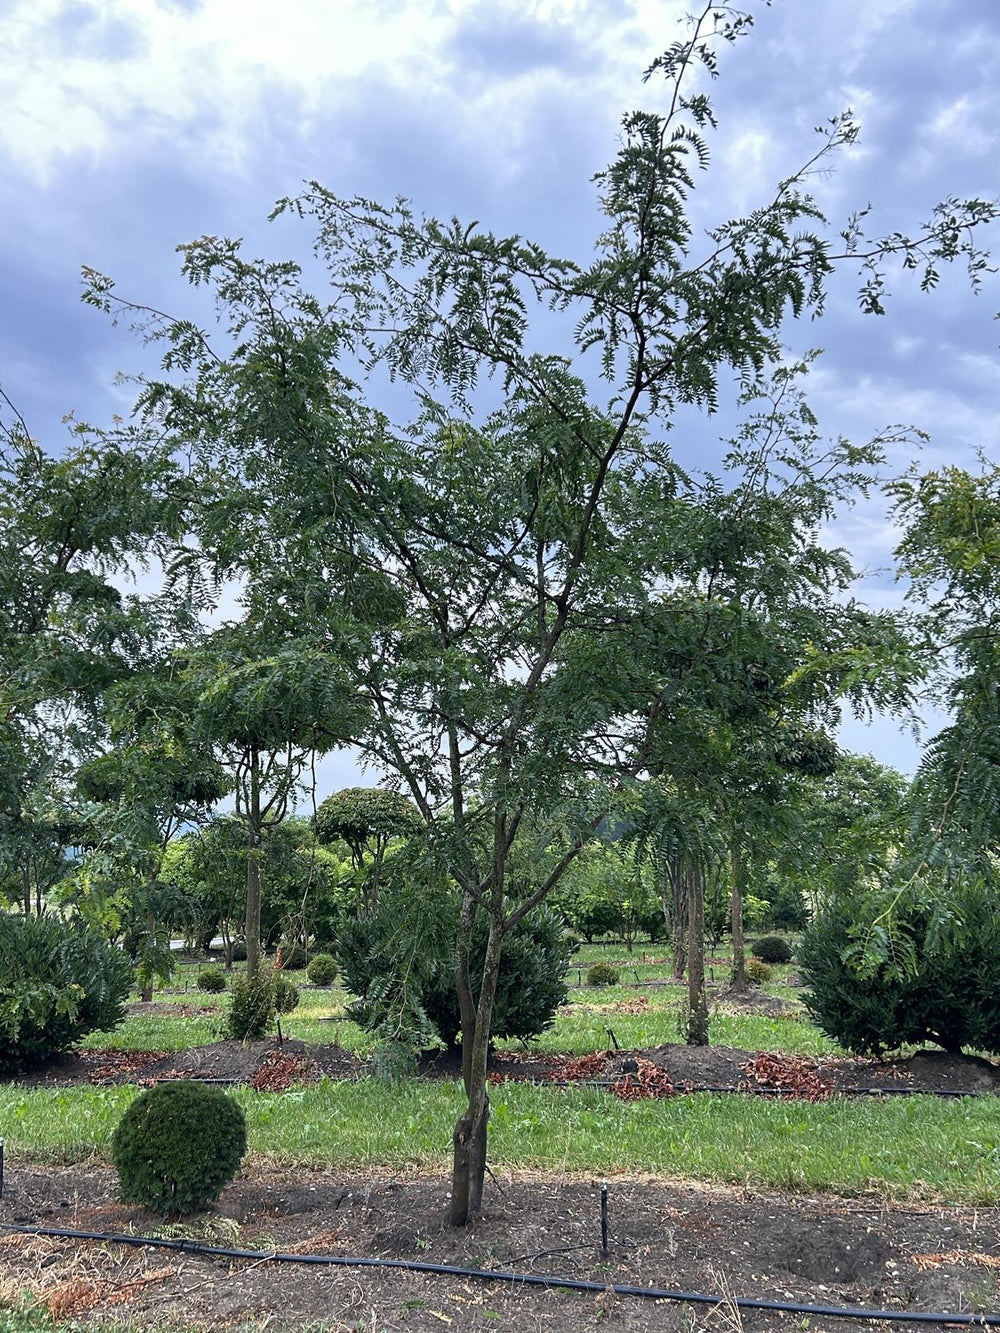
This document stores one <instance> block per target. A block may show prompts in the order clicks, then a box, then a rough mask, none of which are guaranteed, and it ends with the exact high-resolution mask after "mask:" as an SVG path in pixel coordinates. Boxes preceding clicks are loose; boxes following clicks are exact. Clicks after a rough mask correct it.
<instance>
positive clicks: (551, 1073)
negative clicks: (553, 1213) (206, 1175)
mask: <svg viewBox="0 0 1000 1333" xmlns="http://www.w3.org/2000/svg"><path fill="white" fill-rule="evenodd" d="M650 1065H651V1066H653V1067H654V1068H655V1070H657V1071H662V1074H665V1075H666V1078H661V1079H660V1086H659V1087H658V1089H657V1091H659V1092H661V1093H662V1092H664V1091H668V1092H669V1091H673V1092H678V1093H684V1092H699V1091H704V1090H707V1089H712V1090H721V1091H734V1092H735V1091H750V1092H768V1093H772V1094H775V1095H782V1096H788V1095H797V1096H805V1097H809V1098H810V1099H812V1100H815V1099H817V1098H819V1097H823V1096H828V1095H831V1094H833V1093H838V1092H839V1093H848V1094H849V1093H852V1092H858V1091H862V1090H875V1091H881V1092H882V1093H884V1094H885V1095H892V1094H894V1093H899V1092H907V1091H912V1092H933V1093H942V1092H944V1093H948V1092H952V1093H966V1094H967V1093H996V1092H997V1091H998V1089H1000V1067H998V1066H997V1065H996V1064H994V1063H993V1062H992V1061H989V1060H983V1059H980V1058H978V1057H975V1056H954V1055H948V1054H946V1053H945V1052H944V1051H918V1052H917V1053H916V1054H915V1055H911V1056H909V1057H907V1058H906V1059H899V1060H886V1061H877V1060H864V1059H849V1058H848V1059H819V1060H813V1059H804V1058H800V1057H794V1056H779V1055H773V1054H771V1055H769V1054H767V1053H766V1052H759V1051H744V1050H737V1049H735V1048H733V1047H730V1046H685V1045H682V1044H679V1043H678V1044H670V1045H665V1046H657V1047H654V1048H652V1049H648V1050H642V1051H605V1052H595V1053H594V1054H593V1055H591V1056H585V1057H582V1058H576V1057H572V1056H558V1055H552V1056H544V1055H533V1054H531V1053H530V1052H529V1053H525V1054H522V1053H519V1052H515V1051H499V1052H495V1053H494V1055H493V1057H492V1064H491V1071H492V1073H491V1077H492V1078H493V1080H494V1081H495V1082H502V1081H504V1080H514V1081H526V1080H531V1081H536V1082H557V1083H566V1082H577V1083H579V1082H598V1083H604V1084H609V1085H618V1086H619V1087H621V1086H622V1085H623V1084H624V1083H628V1082H631V1084H632V1085H635V1084H636V1083H637V1082H638V1081H639V1075H640V1074H641V1071H642V1070H643V1069H647V1070H648V1066H650ZM370 1072H371V1067H370V1065H369V1063H368V1062H367V1061H366V1060H364V1059H361V1058H359V1057H357V1056H354V1055H352V1054H351V1053H350V1052H348V1051H345V1050H343V1049H342V1048H341V1047H339V1046H334V1045H307V1044H306V1043H304V1042H301V1041H291V1040H286V1041H285V1042H283V1043H281V1044H279V1043H278V1041H277V1038H274V1037H269V1038H267V1039H266V1040H264V1041H258V1042H249V1043H247V1044H243V1043H240V1042H232V1041H222V1042H213V1043H211V1044H210V1045H207V1046H194V1047H189V1048H188V1049H187V1050H185V1051H179V1052H166V1053H165V1052H162V1051H119V1050H114V1049H107V1050H87V1051H81V1052H79V1053H75V1054H73V1053H70V1054H67V1055H63V1056H60V1057H57V1058H56V1059H54V1060H52V1061H51V1062H50V1063H49V1064H47V1065H45V1066H42V1067H41V1068H38V1069H35V1070H32V1071H30V1072H28V1073H23V1074H21V1075H19V1076H18V1078H17V1080H16V1081H17V1082H19V1083H23V1084H34V1085H49V1086H51V1085H64V1086H65V1085H72V1084H79V1083H128V1082H131V1083H144V1084H145V1083H150V1082H155V1081H157V1080H160V1079H165V1078H203V1079H220V1080H223V1081H227V1082H228V1081H232V1082H238V1083H252V1084H254V1086H257V1087H261V1088H265V1089H272V1090H278V1089H280V1088H281V1087H283V1086H285V1087H286V1086H288V1083H289V1082H290V1081H294V1080H298V1079H303V1078H305V1079H317V1078H320V1077H324V1076H325V1077H327V1078H362V1077H365V1076H366V1075H367V1074H369V1073H370ZM422 1072H423V1073H424V1075H425V1076H427V1077H438V1078H458V1077H459V1076H460V1064H459V1059H458V1056H457V1054H456V1053H455V1052H451V1053H446V1054H444V1055H442V1056H438V1057H436V1058H434V1059H431V1060H428V1061H427V1062H426V1063H425V1065H424V1068H423V1071H422Z"/></svg>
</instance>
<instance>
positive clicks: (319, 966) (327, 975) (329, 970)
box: [306, 953, 337, 986]
mask: <svg viewBox="0 0 1000 1333" xmlns="http://www.w3.org/2000/svg"><path fill="white" fill-rule="evenodd" d="M306 976H307V977H308V978H309V980H310V981H311V982H312V984H313V985H314V986H332V985H333V983H334V982H335V981H336V980H337V963H336V961H335V959H334V958H333V956H332V955H331V954H328V953H318V954H316V955H315V956H314V957H313V958H310V960H309V966H308V967H307V968H306Z"/></svg>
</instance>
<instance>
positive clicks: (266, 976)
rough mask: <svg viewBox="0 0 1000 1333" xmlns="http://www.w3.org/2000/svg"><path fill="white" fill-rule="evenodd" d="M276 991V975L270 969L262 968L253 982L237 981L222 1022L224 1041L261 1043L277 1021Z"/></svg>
mask: <svg viewBox="0 0 1000 1333" xmlns="http://www.w3.org/2000/svg"><path fill="white" fill-rule="evenodd" d="M289 984H290V983H289ZM274 989H275V975H274V972H273V971H272V970H271V968H269V967H262V968H261V969H260V971H259V972H258V973H257V976H256V978H255V979H254V980H253V981H251V980H250V978H249V977H247V976H245V975H241V976H238V977H236V978H235V979H234V980H233V984H232V988H231V990H230V992H229V1008H228V1009H227V1010H226V1014H225V1018H224V1019H223V1022H222V1028H221V1032H222V1036H223V1038H225V1039H227V1040H229V1041H259V1040H260V1039H261V1037H264V1036H266V1035H267V1031H268V1029H269V1028H270V1026H271V1024H272V1023H273V1022H274V1018H275V1005H274ZM292 989H293V990H294V989H295V988H294V987H292Z"/></svg>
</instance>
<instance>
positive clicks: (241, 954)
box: [230, 940, 247, 963]
mask: <svg viewBox="0 0 1000 1333" xmlns="http://www.w3.org/2000/svg"><path fill="white" fill-rule="evenodd" d="M230 957H231V958H232V960H233V962H234V963H245V962H246V960H247V942H246V940H233V948H232V953H231V954H230Z"/></svg>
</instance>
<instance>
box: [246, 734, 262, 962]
mask: <svg viewBox="0 0 1000 1333" xmlns="http://www.w3.org/2000/svg"><path fill="white" fill-rule="evenodd" d="M247 815H248V819H247V826H248V829H249V837H248V844H247V903H246V917H245V925H246V938H247V977H248V979H249V980H250V981H253V980H254V978H255V977H256V976H257V972H258V970H259V968H260V841H261V814H260V772H259V769H258V767H257V753H256V751H254V752H253V754H252V755H251V758H250V801H249V808H248V810H247Z"/></svg>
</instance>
